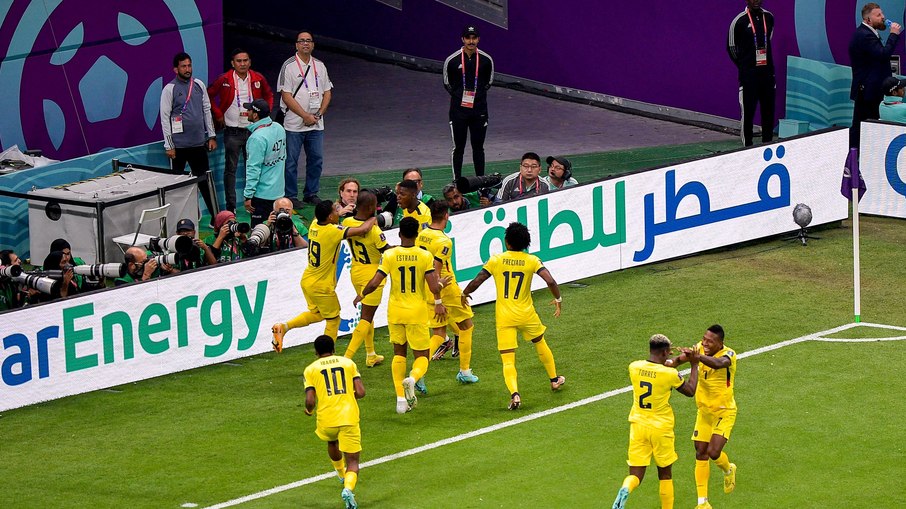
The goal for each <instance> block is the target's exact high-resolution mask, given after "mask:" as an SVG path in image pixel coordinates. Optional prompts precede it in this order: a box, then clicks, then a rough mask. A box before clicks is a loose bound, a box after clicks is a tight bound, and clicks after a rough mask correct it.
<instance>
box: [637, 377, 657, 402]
mask: <svg viewBox="0 0 906 509" xmlns="http://www.w3.org/2000/svg"><path fill="white" fill-rule="evenodd" d="M639 387H641V388H643V389H645V392H644V393H642V394H639V408H651V403H645V398H647V397H648V396H651V390H652V389H653V388H654V387H653V386H652V385H651V382H639Z"/></svg>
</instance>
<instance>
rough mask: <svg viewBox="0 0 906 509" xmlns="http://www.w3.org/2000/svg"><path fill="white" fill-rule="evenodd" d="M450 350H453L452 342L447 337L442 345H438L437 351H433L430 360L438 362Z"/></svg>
mask: <svg viewBox="0 0 906 509" xmlns="http://www.w3.org/2000/svg"><path fill="white" fill-rule="evenodd" d="M452 349H453V340H452V339H451V338H449V337H448V338H447V340H446V341H444V342H443V343H441V344H440V346H439V347H437V350H434V355H432V356H431V360H432V361H439V360H441V359H443V358H444V354H445V353H447V352H448V351H450V350H452Z"/></svg>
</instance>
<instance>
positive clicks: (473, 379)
mask: <svg viewBox="0 0 906 509" xmlns="http://www.w3.org/2000/svg"><path fill="white" fill-rule="evenodd" d="M456 381H457V382H459V383H461V384H477V383H478V377H477V376H475V375H473V374H472V370H471V369H470V370H469V373H468V374H466V373H463V372H462V371H460V372H459V373H457V374H456Z"/></svg>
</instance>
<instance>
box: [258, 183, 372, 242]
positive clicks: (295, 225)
mask: <svg viewBox="0 0 906 509" xmlns="http://www.w3.org/2000/svg"><path fill="white" fill-rule="evenodd" d="M356 185H358V183H356ZM356 194H358V190H356ZM267 225H268V227H270V229H271V236H270V251H271V252H274V251H280V250H283V249H290V248H293V247H308V242H307V241H306V240H305V238H304V237H305V235H308V228H306V227H305V225H304V224H302V221H300V220H299V218H298V216H294V215H293V202H292V200H290V199H289V198H280V199H277V200H274V210H273V212H271V214H270V216H268V218H267Z"/></svg>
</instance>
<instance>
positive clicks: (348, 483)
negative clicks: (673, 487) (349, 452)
mask: <svg viewBox="0 0 906 509" xmlns="http://www.w3.org/2000/svg"><path fill="white" fill-rule="evenodd" d="M358 480H359V473H358V472H346V479H345V480H344V481H343V487H344V488H346V489H348V490H349V491H355V483H356V482H358ZM670 493H671V494H672V493H673V491H671V492H670Z"/></svg>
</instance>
